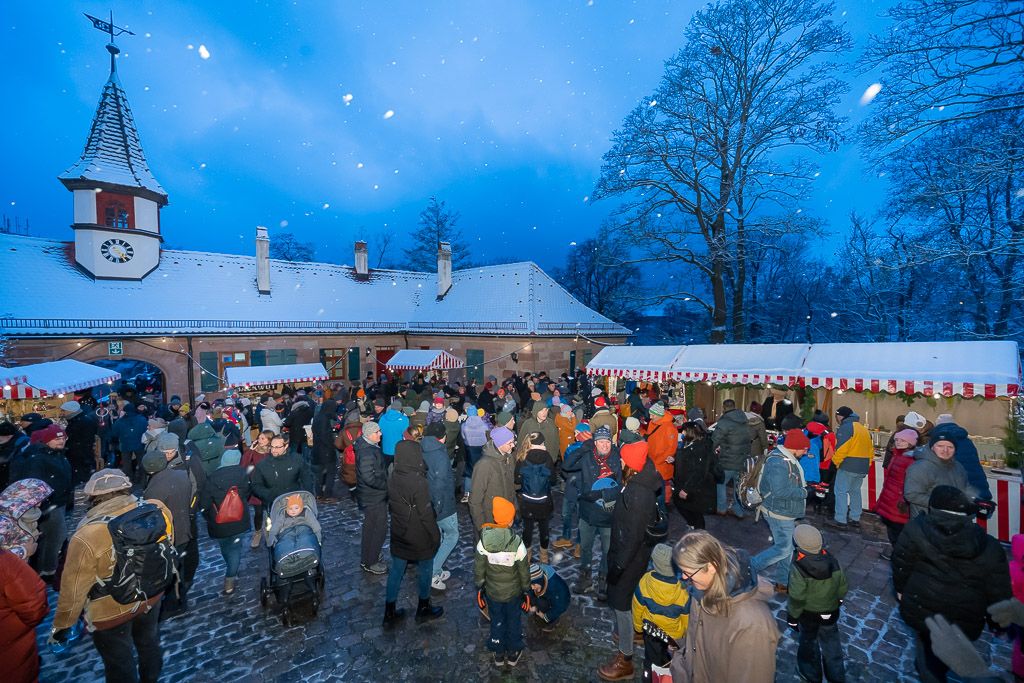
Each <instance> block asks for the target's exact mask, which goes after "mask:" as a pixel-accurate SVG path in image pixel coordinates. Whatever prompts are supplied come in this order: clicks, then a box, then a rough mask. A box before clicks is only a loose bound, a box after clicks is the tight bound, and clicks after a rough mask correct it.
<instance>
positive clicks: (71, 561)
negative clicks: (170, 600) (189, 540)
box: [53, 493, 177, 631]
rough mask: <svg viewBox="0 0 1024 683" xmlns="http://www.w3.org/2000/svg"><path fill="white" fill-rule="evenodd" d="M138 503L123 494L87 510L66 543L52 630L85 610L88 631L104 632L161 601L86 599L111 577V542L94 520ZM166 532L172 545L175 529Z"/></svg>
mask: <svg viewBox="0 0 1024 683" xmlns="http://www.w3.org/2000/svg"><path fill="white" fill-rule="evenodd" d="M139 502H140V500H139V499H138V498H136V497H135V496H133V495H131V494H128V493H126V494H124V495H122V496H115V497H113V498H111V499H109V500H105V501H103V502H102V503H100V504H98V505H95V506H93V507H91V508H89V509H88V510H87V511H86V513H85V517H84V518H83V519H82V521H81V522H79V524H78V528H77V529H76V530H75V533H74V535H73V536H72V537H71V541H70V542H69V543H68V551H67V559H66V560H65V561H64V574H63V576H62V577H61V585H60V593H59V597H58V598H57V611H56V612H55V613H54V617H53V628H55V629H57V630H61V629H65V628H71V626H72V625H74V623H75V622H76V621H78V617H80V616H81V615H82V611H83V610H84V611H85V620H86V624H87V625H89V626H90V630H91V629H92V628H95V629H96V630H100V631H103V630H106V629H108V628H113V627H115V626H119V625H120V624H123V623H124V622H126V621H128V620H130V619H132V618H133V617H134V616H136V615H137V614H142V613H144V612H146V611H149V609H151V608H152V606H153V605H155V604H157V603H158V602H159V601H160V598H161V596H162V595H163V593H161V594H159V595H154V596H153V597H152V598H150V599H149V601H148V603H146V604H144V603H142V602H133V603H130V604H127V605H122V604H121V603H119V602H117V601H116V600H114V598H112V597H111V596H109V595H103V596H101V597H98V598H96V599H95V600H92V599H90V598H89V591H90V590H92V587H93V586H94V585H95V584H96V582H97V580H98V579H100V580H106V579H109V578H110V577H111V576H113V574H114V552H113V547H114V542H113V540H112V539H111V538H110V531H109V530H108V529H107V525H106V524H103V523H102V522H99V521H97V520H99V519H100V518H102V517H117V516H118V515H121V514H124V513H125V512H128V511H129V510H131V509H133V508H135V507H136V506H138V504H139ZM145 502H147V503H152V504H153V505H156V506H157V507H158V508H160V511H161V512H162V513H163V514H164V517H165V518H170V516H171V511H170V510H168V509H167V506H166V505H164V504H163V503H162V502H161V501H159V500H147V501H145ZM168 532H169V534H170V536H171V538H170V540H171V542H172V543H176V542H177V539H175V538H174V529H173V528H172V529H169V530H168ZM140 610H141V611H140Z"/></svg>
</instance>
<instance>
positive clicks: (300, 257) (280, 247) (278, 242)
mask: <svg viewBox="0 0 1024 683" xmlns="http://www.w3.org/2000/svg"><path fill="white" fill-rule="evenodd" d="M315 257H316V248H315V247H314V246H313V244H312V243H311V242H300V241H299V240H297V239H296V238H295V235H293V234H292V233H290V232H282V233H280V234H279V235H274V239H272V240H271V241H270V258H276V259H280V260H282V261H312V260H313V259H314V258H315Z"/></svg>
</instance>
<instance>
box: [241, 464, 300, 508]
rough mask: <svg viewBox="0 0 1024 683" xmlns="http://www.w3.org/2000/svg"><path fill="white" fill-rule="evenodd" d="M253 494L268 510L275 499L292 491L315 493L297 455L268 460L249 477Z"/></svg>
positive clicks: (258, 466) (259, 465)
mask: <svg viewBox="0 0 1024 683" xmlns="http://www.w3.org/2000/svg"><path fill="white" fill-rule="evenodd" d="M249 481H250V482H251V483H252V492H253V493H254V494H256V497H257V498H259V499H260V500H262V501H263V506H264V507H266V508H267V509H268V510H269V509H270V506H271V505H273V504H274V499H276V498H277V497H278V496H280V495H283V494H285V493H291V492H292V491H300V490H301V491H309V492H312V491H313V485H312V484H313V482H312V481H311V477H310V474H309V471H308V468H307V467H306V464H305V463H304V462H303V460H302V456H301V455H298V454H296V453H285V454H284V455H281V456H277V457H275V456H271V457H269V458H266V459H265V460H263V461H262V462H260V464H258V465H256V469H254V470H253V471H252V474H251V475H249Z"/></svg>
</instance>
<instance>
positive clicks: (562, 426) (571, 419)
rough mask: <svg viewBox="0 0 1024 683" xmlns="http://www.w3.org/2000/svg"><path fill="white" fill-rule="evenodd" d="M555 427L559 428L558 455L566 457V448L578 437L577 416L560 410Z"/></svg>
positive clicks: (556, 416)
mask: <svg viewBox="0 0 1024 683" xmlns="http://www.w3.org/2000/svg"><path fill="white" fill-rule="evenodd" d="M555 429H557V430H558V457H559V458H564V457H565V451H566V449H568V448H569V446H570V445H571V444H572V442H573V440H574V439H575V438H576V416H575V415H574V414H573V413H569V414H568V415H563V414H562V413H561V412H559V413H558V414H557V415H555Z"/></svg>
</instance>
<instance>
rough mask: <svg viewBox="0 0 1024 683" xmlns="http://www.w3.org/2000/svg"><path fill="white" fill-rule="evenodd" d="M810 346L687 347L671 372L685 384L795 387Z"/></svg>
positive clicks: (733, 345)
mask: <svg viewBox="0 0 1024 683" xmlns="http://www.w3.org/2000/svg"><path fill="white" fill-rule="evenodd" d="M807 349H808V346H807V344H698V345H694V346H687V347H686V349H685V350H684V351H683V353H681V354H680V355H679V356H678V357H677V358H676V359H675V361H673V363H672V365H671V367H670V368H669V371H670V372H671V374H672V376H673V377H674V378H675V379H681V380H683V381H685V382H722V383H727V384H761V383H768V382H775V383H778V384H787V385H792V384H796V383H797V379H798V378H799V377H800V368H801V367H802V366H803V362H804V357H805V356H806V355H807Z"/></svg>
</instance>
